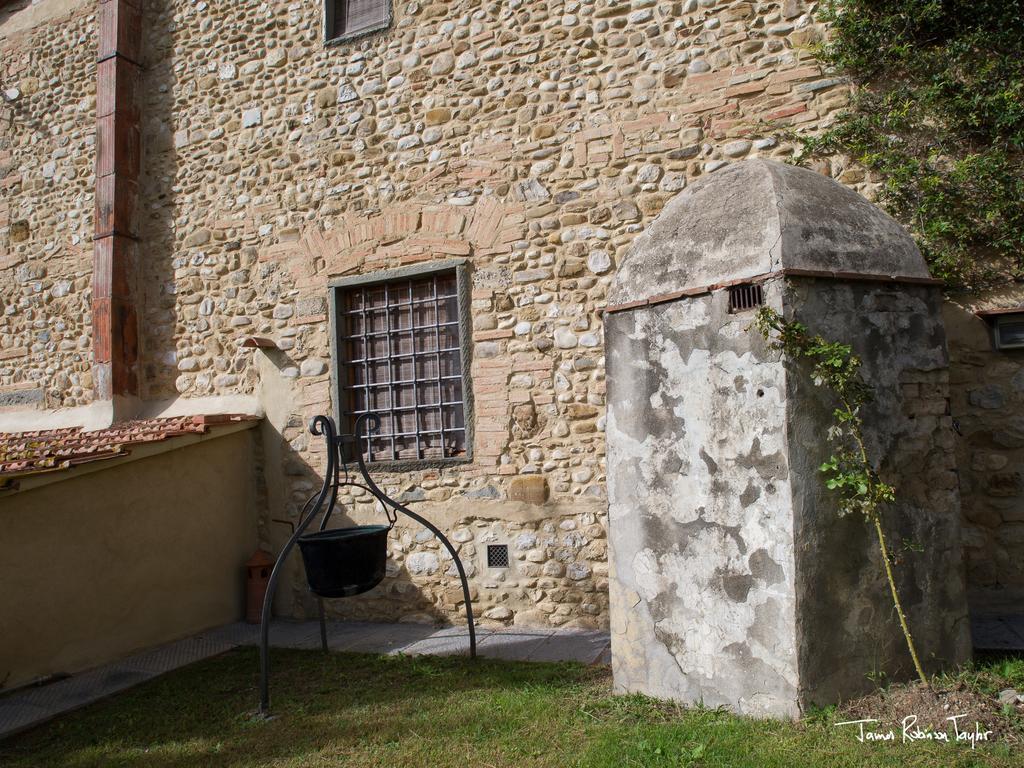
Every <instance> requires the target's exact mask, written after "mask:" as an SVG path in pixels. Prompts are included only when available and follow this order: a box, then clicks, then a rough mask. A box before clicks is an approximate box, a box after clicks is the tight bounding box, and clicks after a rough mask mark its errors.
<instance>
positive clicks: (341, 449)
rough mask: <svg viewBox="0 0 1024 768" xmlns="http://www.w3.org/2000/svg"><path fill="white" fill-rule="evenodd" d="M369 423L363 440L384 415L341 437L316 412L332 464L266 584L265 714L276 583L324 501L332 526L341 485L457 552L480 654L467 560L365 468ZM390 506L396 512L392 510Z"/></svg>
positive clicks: (323, 627) (472, 645)
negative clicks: (363, 443)
mask: <svg viewBox="0 0 1024 768" xmlns="http://www.w3.org/2000/svg"><path fill="white" fill-rule="evenodd" d="M364 425H367V429H366V432H365V433H364V434H363V439H364V440H369V437H370V435H371V434H373V433H374V432H376V431H377V430H378V429H379V428H380V417H379V416H377V414H375V413H364V414H362V415H360V416H359V418H358V419H356V426H355V434H353V435H341V436H340V437H339V436H337V433H336V431H335V429H334V422H333V421H332V420H331V419H330V417H328V416H315V417H314V418H313V419H312V420H311V421H310V423H309V431H310V432H311V433H312V434H314V435H323V436H324V439H325V440H326V442H327V468H326V470H325V471H324V482H323V485H322V486H321V488H320V490H319V491H318V492H317V493H315V494H314V495H313V496H311V497H310V498H309V500H308V501H307V502H306V503H305V505H303V507H302V511H301V512H300V513H299V524H298V525H297V526H295V529H294V531H293V532H292V535H291V537H290V538H289V539H288V541H287V542H286V543H285V545H284V547H283V548H282V549H281V552H280V554H278V556H277V560H276V561H275V563H274V568H273V570H272V571H271V572H270V580H269V581H268V583H267V594H266V596H265V597H264V598H263V613H262V617H261V620H260V714H261V715H264V716H266V715H268V714H269V712H270V608H271V604H272V603H273V600H274V591H275V588H276V587H277V581H278V579H279V578H280V575H281V570H282V568H283V566H284V562H285V560H287V559H288V555H289V554H290V553H291V551H292V549H293V548H294V547H295V543H296V542H297V541H298V540H299V537H300V536H301V535H302V534H303V533H304V532H305V530H306V529H307V528H308V527H309V526H310V524H311V523H312V522H313V520H314V519H316V517H317V515H318V514H319V513H320V510H321V509H322V508H323V506H324V502H327V509H326V510H325V511H324V514H323V519H322V520H321V521H320V530H321V531H322V530H324V529H325V528H326V527H327V521H328V520H329V519H330V517H331V515H332V514H333V513H334V508H335V506H336V505H337V501H338V489H339V488H341V487H355V488H363V489H364V490H366V491H369V493H370V494H371V495H372V496H373V497H374V498H376V499H377V500H378V501H379V502H380V503H381V504H382V506H383V507H384V511H385V514H386V515H387V518H388V521H389V522H390V524H391V525H394V524H395V520H396V519H397V515H396V513H397V512H401V513H402V514H403V515H406V516H407V517H411V518H412V519H413V520H415V521H416V522H417V523H419V524H420V525H422V526H423V527H424V528H426V529H427V530H429V531H430V532H431V533H433V534H434V535H435V536H436V537H437V538H438V539H439V540H440V541H441V543H442V544H444V546H445V549H447V550H448V554H450V555H451V556H452V560H453V561H454V562H455V568H456V570H457V571H458V573H459V580H460V581H461V582H462V599H463V602H464V604H465V606H466V623H467V624H468V626H469V655H470V658H476V626H475V624H474V621H473V605H472V602H471V601H470V597H469V581H468V579H467V578H466V569H465V568H464V567H463V565H462V560H460V559H459V554H458V552H456V551H455V547H454V546H452V543H451V542H450V541H449V540H448V537H447V536H445V535H444V534H443V533H441V530H440V529H439V528H438V527H437V526H435V525H434V524H433V523H431V522H430V521H429V520H427V519H426V518H425V517H422V516H421V515H418V514H416V513H415V512H413V511H412V510H410V509H408V508H407V507H405V506H404V505H402V504H400V503H398V502H397V501H395V500H394V499H392V498H391V497H390V496H388V495H387V494H386V493H384V491H382V490H381V489H380V488H379V487H378V485H377V484H376V483H375V482H374V481H373V479H372V478H371V477H370V472H369V470H368V469H367V467H366V462H365V461H364V460H363V453H362V451H361V450H359V448H360V446H359V436H360V433H362V427H363V426H364ZM350 451H351V452H352V453H354V454H355V459H356V467H357V468H358V470H359V474H360V475H361V476H362V480H363V482H362V483H360V482H356V481H353V480H351V479H350V478H349V472H348V465H349V463H350V458H349V452H350ZM342 472H344V474H342ZM389 509H390V510H392V511H389ZM318 603H319V606H318V607H319V618H320V643H321V647H322V648H323V650H325V651H326V650H327V623H326V621H325V618H324V601H323V598H318Z"/></svg>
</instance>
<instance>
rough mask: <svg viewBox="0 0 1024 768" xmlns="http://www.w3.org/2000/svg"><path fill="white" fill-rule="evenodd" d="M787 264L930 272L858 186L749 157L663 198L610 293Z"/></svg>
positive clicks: (621, 298) (613, 297)
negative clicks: (661, 206) (665, 201)
mask: <svg viewBox="0 0 1024 768" xmlns="http://www.w3.org/2000/svg"><path fill="white" fill-rule="evenodd" d="M783 269H787V270H809V271H812V272H824V273H833V272H842V273H858V274H863V275H874V276H887V277H893V276H894V277H902V278H911V279H923V280H926V281H927V280H928V278H929V274H928V267H927V265H926V264H925V262H924V259H923V258H922V257H921V253H920V251H918V249H917V246H916V245H915V244H914V240H913V238H912V237H910V235H909V234H907V232H906V230H904V229H903V228H902V227H901V226H900V225H899V224H898V223H897V222H895V221H893V219H891V218H890V217H889V216H887V215H886V214H885V213H883V212H882V211H881V210H880V209H879V208H877V207H876V206H874V205H872V204H871V203H869V202H868V201H867V200H865V199H864V198H863V197H861V196H860V195H858V194H857V193H856V192H854V191H853V190H851V189H849V188H847V187H844V186H842V185H841V184H837V183H836V182H834V181H832V179H828V178H826V177H824V176H822V175H820V174H818V173H815V172H814V171H809V170H807V169H806V168H800V167H798V166H795V165H785V164H783V163H778V162H774V161H771V160H748V161H746V162H742V163H735V164H733V165H730V166H726V167H725V168H723V169H721V170H719V171H716V172H715V173H713V174H711V175H710V176H706V177H704V178H702V179H700V180H699V181H697V182H695V183H694V184H692V185H691V186H690V187H688V188H687V189H685V190H683V191H682V192H680V193H679V194H678V195H677V196H676V197H675V198H673V199H672V201H671V202H669V204H668V205H667V206H665V209H664V210H663V211H662V212H661V214H660V215H659V216H658V218H657V219H656V220H655V221H654V223H653V224H651V226H650V228H649V229H648V230H647V231H646V232H644V233H643V234H642V235H640V237H638V238H637V239H636V241H635V242H634V245H633V248H632V249H631V250H630V252H629V254H628V255H627V256H626V258H625V259H624V260H623V263H622V264H621V266H620V267H619V271H618V272H617V273H616V276H615V281H614V283H613V285H612V289H611V292H610V295H609V299H608V301H609V303H610V304H612V305H617V304H625V303H628V302H632V301H638V300H642V299H645V298H649V297H650V295H652V294H651V291H655V292H656V293H657V294H665V293H671V292H673V291H679V290H684V289H692V288H694V287H695V286H704V285H711V284H715V283H723V282H728V281H733V280H749V279H751V278H754V277H757V276H759V275H766V274H770V273H773V272H777V271H780V270H783Z"/></svg>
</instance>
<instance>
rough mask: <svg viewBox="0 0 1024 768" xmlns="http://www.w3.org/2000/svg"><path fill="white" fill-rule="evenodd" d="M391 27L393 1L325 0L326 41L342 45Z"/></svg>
mask: <svg viewBox="0 0 1024 768" xmlns="http://www.w3.org/2000/svg"><path fill="white" fill-rule="evenodd" d="M390 26H391V0H324V40H325V41H326V42H327V43H340V42H343V41H345V40H351V39H352V38H354V37H360V36H361V35H368V34H369V33H371V32H376V31H377V30H380V29H387V28H388V27H390Z"/></svg>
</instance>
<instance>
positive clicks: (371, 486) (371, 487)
mask: <svg viewBox="0 0 1024 768" xmlns="http://www.w3.org/2000/svg"><path fill="white" fill-rule="evenodd" d="M364 419H365V420H366V421H370V422H372V423H373V425H372V426H371V427H369V428H368V429H367V431H366V437H367V439H369V436H370V434H371V433H373V432H376V431H377V429H378V428H379V427H380V417H379V416H378V415H377V414H375V413H364V414H361V415H360V416H359V418H357V419H356V435H357V439H358V435H359V433H360V432H361V431H362V430H361V429H360V427H361V426H362V424H363V421H364ZM355 454H356V462H357V463H358V465H359V473H360V474H361V475H362V476H363V480H365V481H366V489H367V490H368V491H369V492H370V493H372V494H373V495H374V496H375V497H376V498H377V499H378V500H379V501H380V502H381V503H382V504H385V505H388V506H390V507H391V508H392V509H394V510H395V511H397V512H401V513H402V514H403V515H406V516H407V517H411V518H412V519H413V520H415V521H416V522H417V523H419V524H420V525H422V526H423V527H424V528H426V529H427V530H429V531H430V532H431V533H433V534H434V535H435V536H436V537H437V538H438V539H439V540H440V541H441V543H442V544H444V546H445V549H447V550H448V554H450V555H451V556H452V560H453V561H454V562H455V569H456V570H457V571H458V572H459V581H461V582H462V602H463V604H464V605H465V606H466V624H467V625H468V626H469V656H470V658H474V659H475V658H476V626H475V624H474V622H473V604H472V602H471V601H470V599H469V580H468V579H467V578H466V569H465V568H463V567H462V560H461V559H460V558H459V553H458V552H456V551H455V547H454V546H452V543H451V542H450V541H448V537H447V536H445V535H444V534H443V533H441V530H440V529H439V528H438V527H437V526H436V525H434V524H433V523H432V522H430V521H429V520H427V519H426V518H425V517H421V516H420V515H417V514H416V513H415V512H413V511H412V510H410V509H409V508H408V507H406V506H404V505H402V504H399V503H398V502H397V501H395V500H394V499H392V498H391V497H390V496H388V495H387V494H385V493H384V491H382V490H381V489H380V488H378V487H377V484H376V483H375V482H373V478H371V477H370V472H369V471H368V470H367V468H366V462H365V461H364V460H363V452H362V451H361V450H359V446H356V451H355Z"/></svg>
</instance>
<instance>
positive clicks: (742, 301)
mask: <svg viewBox="0 0 1024 768" xmlns="http://www.w3.org/2000/svg"><path fill="white" fill-rule="evenodd" d="M762 304H764V289H763V288H762V287H761V284H760V283H756V284H751V283H746V284H744V285H734V286H732V287H731V288H730V289H729V311H730V312H745V311H746V310H748V309H755V308H757V307H760V306H761V305H762Z"/></svg>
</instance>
